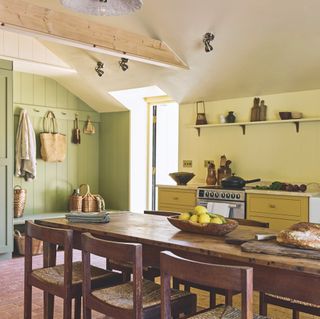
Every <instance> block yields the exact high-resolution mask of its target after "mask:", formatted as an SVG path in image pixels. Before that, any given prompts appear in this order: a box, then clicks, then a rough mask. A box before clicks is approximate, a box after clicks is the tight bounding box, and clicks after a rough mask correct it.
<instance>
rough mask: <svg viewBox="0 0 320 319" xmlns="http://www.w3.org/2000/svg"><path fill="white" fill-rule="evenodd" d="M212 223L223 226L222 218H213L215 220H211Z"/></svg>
mask: <svg viewBox="0 0 320 319" xmlns="http://www.w3.org/2000/svg"><path fill="white" fill-rule="evenodd" d="M210 223H213V224H223V220H221V218H219V217H213V218H211V220H210Z"/></svg>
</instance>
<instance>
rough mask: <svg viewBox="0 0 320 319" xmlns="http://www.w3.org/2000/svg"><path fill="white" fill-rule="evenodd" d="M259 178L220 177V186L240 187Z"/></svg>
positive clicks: (257, 180)
mask: <svg viewBox="0 0 320 319" xmlns="http://www.w3.org/2000/svg"><path fill="white" fill-rule="evenodd" d="M260 181H261V179H260V178H256V179H250V180H247V181H246V180H244V179H243V178H241V177H239V176H229V177H227V178H224V179H222V181H221V186H222V187H223V188H231V189H240V188H243V187H244V186H245V185H246V184H248V183H255V182H260Z"/></svg>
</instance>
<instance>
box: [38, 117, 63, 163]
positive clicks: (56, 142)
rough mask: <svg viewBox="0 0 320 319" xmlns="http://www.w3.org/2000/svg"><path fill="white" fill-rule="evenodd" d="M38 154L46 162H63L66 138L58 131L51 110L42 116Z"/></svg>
mask: <svg viewBox="0 0 320 319" xmlns="http://www.w3.org/2000/svg"><path fill="white" fill-rule="evenodd" d="M40 144H41V149H40V154H41V158H42V159H43V160H44V161H46V162H63V161H64V159H65V158H66V153H67V139H66V136H65V135H64V134H60V133H58V123H57V119H56V117H55V115H54V113H53V112H52V111H48V112H47V114H46V115H45V117H44V118H43V132H42V133H40Z"/></svg>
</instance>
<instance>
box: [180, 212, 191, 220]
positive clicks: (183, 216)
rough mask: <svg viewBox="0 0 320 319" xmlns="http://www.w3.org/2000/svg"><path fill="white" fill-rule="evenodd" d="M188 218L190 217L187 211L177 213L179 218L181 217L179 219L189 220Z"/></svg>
mask: <svg viewBox="0 0 320 319" xmlns="http://www.w3.org/2000/svg"><path fill="white" fill-rule="evenodd" d="M189 218H190V214H189V213H181V214H180V215H179V219H181V220H189Z"/></svg>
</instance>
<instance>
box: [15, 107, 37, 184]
mask: <svg viewBox="0 0 320 319" xmlns="http://www.w3.org/2000/svg"><path fill="white" fill-rule="evenodd" d="M36 166H37V160H36V136H35V133H34V129H33V127H32V123H31V121H30V118H29V116H28V113H27V111H26V110H22V111H21V113H20V118H19V124H18V129H17V136H16V176H19V177H24V179H25V180H26V181H29V180H32V179H34V178H35V177H36Z"/></svg>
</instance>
